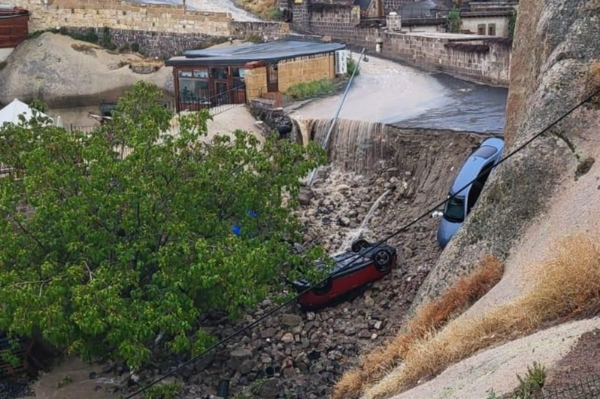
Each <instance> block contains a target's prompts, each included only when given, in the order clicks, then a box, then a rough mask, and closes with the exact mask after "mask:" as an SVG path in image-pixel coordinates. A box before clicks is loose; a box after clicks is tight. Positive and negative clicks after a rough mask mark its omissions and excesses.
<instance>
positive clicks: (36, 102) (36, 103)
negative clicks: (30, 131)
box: [29, 97, 48, 112]
mask: <svg viewBox="0 0 600 399" xmlns="http://www.w3.org/2000/svg"><path fill="white" fill-rule="evenodd" d="M29 105H30V106H31V108H33V109H35V110H38V111H40V112H46V110H47V109H48V107H47V106H46V104H44V102H43V101H42V100H40V99H39V98H37V97H36V98H34V99H33V101H31V104H29Z"/></svg>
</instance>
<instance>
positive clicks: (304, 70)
mask: <svg viewBox="0 0 600 399" xmlns="http://www.w3.org/2000/svg"><path fill="white" fill-rule="evenodd" d="M278 78H279V91H280V92H285V91H286V90H287V89H289V88H290V86H294V85H296V84H298V83H304V82H313V81H315V80H321V79H333V78H335V60H334V57H333V53H329V54H319V55H315V56H307V57H300V58H294V59H291V60H285V61H280V62H279V64H278Z"/></svg>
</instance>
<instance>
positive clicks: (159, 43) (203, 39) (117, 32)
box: [66, 28, 214, 59]
mask: <svg viewBox="0 0 600 399" xmlns="http://www.w3.org/2000/svg"><path fill="white" fill-rule="evenodd" d="M89 29H90V28H67V29H66V31H67V32H74V33H80V34H85V33H86V32H87V31H88V30H89ZM92 29H93V30H94V31H95V32H96V34H97V35H98V37H99V38H100V39H102V37H103V35H104V32H105V28H92ZM108 32H109V35H110V40H111V43H113V44H115V45H116V46H117V47H126V46H132V45H137V46H139V49H140V52H142V53H144V54H145V55H147V56H150V57H159V58H163V59H166V58H170V57H172V56H173V55H176V54H181V53H183V52H184V51H186V50H190V49H197V48H202V47H205V46H206V43H210V42H211V40H213V39H214V36H209V35H206V34H203V33H187V34H179V33H169V32H146V31H141V30H123V29H108Z"/></svg>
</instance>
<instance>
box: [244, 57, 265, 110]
mask: <svg viewBox="0 0 600 399" xmlns="http://www.w3.org/2000/svg"><path fill="white" fill-rule="evenodd" d="M245 83H246V100H247V101H248V102H250V101H252V100H253V99H255V98H258V97H260V96H261V95H262V94H263V93H266V92H267V67H265V66H255V67H252V68H250V67H249V65H246V77H245Z"/></svg>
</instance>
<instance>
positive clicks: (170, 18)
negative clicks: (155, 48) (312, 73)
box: [0, 0, 289, 37]
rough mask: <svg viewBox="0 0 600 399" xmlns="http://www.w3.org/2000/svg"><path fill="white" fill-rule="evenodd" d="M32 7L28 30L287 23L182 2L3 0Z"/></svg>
mask: <svg viewBox="0 0 600 399" xmlns="http://www.w3.org/2000/svg"><path fill="white" fill-rule="evenodd" d="M0 4H10V5H15V6H19V7H23V8H26V9H27V10H29V11H30V14H31V16H30V19H29V31H30V32H35V31H37V30H45V29H53V28H56V27H66V28H104V27H107V28H110V29H121V30H134V31H145V32H167V33H176V34H204V35H209V36H221V37H229V36H233V37H247V36H249V35H251V34H257V35H260V36H265V35H267V34H268V36H278V37H281V36H283V35H285V34H286V33H288V32H289V25H288V24H287V23H277V22H272V23H268V22H237V21H233V19H232V17H231V14H230V13H219V12H206V11H190V10H188V9H186V8H185V7H184V6H182V5H171V4H136V3H130V2H125V1H121V0H0Z"/></svg>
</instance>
